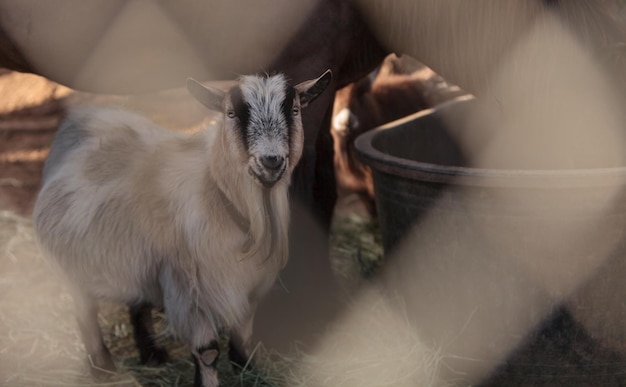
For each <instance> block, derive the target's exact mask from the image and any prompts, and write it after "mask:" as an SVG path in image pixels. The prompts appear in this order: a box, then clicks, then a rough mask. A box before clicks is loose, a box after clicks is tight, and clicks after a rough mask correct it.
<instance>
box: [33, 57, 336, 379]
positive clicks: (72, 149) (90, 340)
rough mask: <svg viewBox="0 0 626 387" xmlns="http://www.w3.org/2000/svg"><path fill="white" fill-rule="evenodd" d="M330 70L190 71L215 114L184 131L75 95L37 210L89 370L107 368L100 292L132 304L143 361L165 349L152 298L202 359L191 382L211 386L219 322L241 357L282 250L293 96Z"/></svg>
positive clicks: (292, 153)
mask: <svg viewBox="0 0 626 387" xmlns="http://www.w3.org/2000/svg"><path fill="white" fill-rule="evenodd" d="M330 78H331V73H330V70H329V71H326V72H325V73H324V74H323V75H321V76H320V77H319V78H317V79H313V80H310V81H306V82H303V83H300V84H298V85H297V86H295V87H291V86H289V85H288V84H287V82H286V80H285V78H284V76H283V75H282V74H278V75H275V76H243V77H241V78H240V79H239V84H238V85H237V86H235V87H233V88H232V89H231V90H230V91H229V92H228V93H225V92H223V91H220V90H217V89H213V88H209V87H205V86H203V85H201V84H200V83H198V82H196V81H194V80H191V79H190V80H189V81H188V83H187V87H188V89H189V91H190V92H191V94H192V95H193V96H194V97H195V98H196V99H198V100H199V101H200V102H201V103H202V104H204V105H205V106H207V107H208V108H210V109H213V110H219V111H223V112H224V121H223V125H222V126H221V127H220V128H219V129H216V130H213V131H211V130H205V131H202V132H198V133H196V134H193V135H183V134H179V133H175V132H172V131H169V130H166V129H163V128H160V127H158V126H156V125H155V124H153V123H152V122H150V121H148V120H146V119H144V118H142V117H140V116H137V115H135V114H132V113H129V112H124V111H121V110H112V109H104V110H103V109H94V108H91V109H90V108H82V109H78V110H75V111H73V112H71V113H70V114H69V116H68V118H67V120H66V121H65V122H64V123H63V124H62V126H61V128H60V130H59V132H58V133H57V135H56V138H55V141H54V144H53V146H52V149H51V151H50V156H49V157H48V160H47V161H46V165H45V168H44V183H43V187H42V189H41V192H40V193H39V197H38V199H37V203H36V206H35V211H34V224H35V231H36V235H37V239H38V242H39V244H40V246H41V248H42V252H43V254H44V256H46V257H47V258H49V259H50V260H51V261H52V262H54V263H55V266H58V267H59V268H60V269H61V272H62V273H64V275H65V276H66V277H67V279H68V282H69V284H70V289H71V293H72V296H73V297H74V299H75V301H76V305H77V320H78V325H79V328H80V331H81V335H82V339H83V342H84V344H85V348H86V351H87V354H88V356H89V357H90V361H91V363H92V365H93V371H94V373H95V374H98V372H97V371H96V370H107V371H111V370H115V365H114V363H113V361H112V359H111V355H110V353H109V351H108V349H107V348H106V346H105V345H104V343H103V341H102V334H101V332H100V328H99V326H98V322H97V300H98V299H109V300H114V301H119V302H124V303H127V304H128V305H129V306H130V313H131V320H132V322H133V325H134V328H135V339H136V341H137V345H138V347H139V350H140V356H141V360H142V361H143V362H147V361H152V362H156V363H160V362H163V361H165V360H166V359H167V353H166V352H165V350H164V349H163V348H160V347H159V346H157V345H156V343H155V340H154V332H153V327H152V324H151V308H152V307H163V308H164V309H165V313H166V316H167V319H168V323H169V325H170V327H171V330H172V331H173V332H174V333H175V334H176V335H177V336H178V337H179V338H180V339H181V340H183V341H184V342H186V343H187V344H188V345H189V347H190V349H191V351H192V353H193V355H194V358H195V361H196V384H201V385H204V386H217V385H218V379H217V372H216V370H215V363H216V360H217V357H218V355H219V347H218V345H217V341H216V339H217V335H218V333H219V332H220V331H222V330H224V331H227V332H230V334H231V342H230V351H229V354H230V355H231V359H234V360H240V361H245V360H244V359H241V356H246V349H247V344H248V340H249V338H250V335H251V333H252V332H251V331H252V320H253V315H254V312H255V308H256V305H257V303H258V300H259V299H260V298H261V297H262V296H263V295H264V294H265V293H266V292H267V291H268V290H269V288H270V287H271V285H272V284H273V283H274V281H275V279H276V278H277V275H278V273H279V271H280V269H281V268H282V267H283V266H284V265H285V263H286V259H287V249H288V243H287V230H288V222H289V200H288V197H287V194H288V186H289V180H290V175H291V172H292V171H293V169H294V167H295V165H296V164H297V162H298V160H299V159H300V156H301V154H302V149H303V143H304V134H303V129H302V120H301V117H300V109H301V108H303V107H305V106H307V104H309V103H310V102H311V101H312V100H313V99H315V98H316V97H317V96H318V95H319V94H320V93H322V92H323V91H324V89H325V88H326V86H327V85H328V84H329V82H330Z"/></svg>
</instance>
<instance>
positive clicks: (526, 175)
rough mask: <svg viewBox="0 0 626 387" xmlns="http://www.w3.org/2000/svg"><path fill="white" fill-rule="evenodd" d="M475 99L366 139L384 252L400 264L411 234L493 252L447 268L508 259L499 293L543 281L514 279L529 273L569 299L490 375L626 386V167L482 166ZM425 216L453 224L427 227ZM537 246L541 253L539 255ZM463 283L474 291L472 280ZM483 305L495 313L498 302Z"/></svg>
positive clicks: (510, 380)
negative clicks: (476, 157)
mask: <svg viewBox="0 0 626 387" xmlns="http://www.w3.org/2000/svg"><path fill="white" fill-rule="evenodd" d="M475 104H476V101H474V100H472V99H469V98H462V99H460V100H455V101H452V102H450V103H447V104H445V105H442V106H440V107H439V108H437V109H435V110H429V111H424V112H420V113H417V114H414V115H412V116H408V117H406V118H404V119H401V120H398V121H394V122H392V123H389V124H387V125H384V126H382V127H380V128H377V129H375V130H373V131H371V132H368V133H365V134H363V135H361V136H360V137H359V138H358V139H357V140H356V149H357V152H358V155H359V157H360V158H361V160H362V161H363V162H364V163H365V164H366V165H368V166H370V167H371V169H372V173H373V177H374V185H375V192H376V205H377V209H378V215H379V221H380V225H381V231H382V234H383V243H384V248H385V255H386V257H387V258H388V259H389V258H390V259H391V262H394V259H396V257H395V255H394V254H395V252H396V251H397V250H399V249H400V248H401V247H402V246H403V245H407V244H410V243H409V242H410V241H409V239H413V240H415V239H419V241H420V242H419V243H421V244H425V245H429V246H428V248H425V249H424V250H427V251H437V249H440V250H446V249H447V250H450V251H455V252H456V253H457V254H462V253H464V251H466V250H467V251H469V250H471V249H474V250H475V251H479V252H478V253H477V254H474V256H479V255H484V256H485V257H486V258H485V259H482V260H480V262H477V263H475V264H474V263H472V264H468V263H466V262H463V261H462V259H458V260H457V261H454V259H456V258H454V259H451V260H450V261H449V262H443V263H441V264H440V265H439V266H440V267H439V268H438V270H440V271H444V270H448V268H449V267H451V266H454V265H456V264H457V263H461V264H463V265H467V267H469V268H470V269H471V270H475V271H476V273H485V272H488V273H489V275H490V276H485V277H486V278H498V276H499V275H500V274H499V271H498V270H500V269H499V268H498V265H500V264H502V262H507V263H511V265H513V266H515V267H516V269H514V270H513V269H510V271H507V272H506V274H503V275H504V276H507V277H506V278H504V279H502V281H501V282H500V285H498V286H493V287H492V288H491V293H494V292H496V293H498V292H499V293H501V295H496V296H491V297H492V298H493V299H497V300H499V301H498V302H499V303H501V304H506V303H507V302H509V303H510V302H515V300H514V297H512V296H510V294H516V296H517V295H518V294H519V293H520V292H521V293H523V292H527V293H528V294H532V293H533V292H535V291H536V290H537V289H535V288H533V286H527V285H524V284H522V283H521V282H520V283H518V284H517V285H519V286H518V287H517V288H515V287H514V286H515V283H516V281H518V280H519V278H518V276H517V273H518V272H519V273H524V274H523V275H520V276H519V277H522V276H527V278H530V277H534V278H536V279H537V281H536V283H537V284H541V286H538V287H543V289H542V290H541V291H544V292H545V293H546V294H550V295H551V296H552V295H555V299H559V300H562V301H559V302H558V303H556V304H555V305H554V306H552V307H550V309H549V310H550V312H549V313H545V312H542V313H541V314H540V316H543V318H542V319H541V323H537V324H533V327H534V328H533V329H532V330H531V332H530V333H529V332H527V337H526V338H525V339H524V340H522V344H521V345H519V346H516V348H517V349H516V350H515V351H514V352H513V353H512V354H510V357H508V360H506V361H504V362H503V363H502V364H501V365H500V367H499V368H498V371H497V372H496V373H494V374H492V375H491V378H490V379H488V380H486V381H485V380H483V385H490V386H491V385H493V386H497V385H507V386H508V385H511V386H513V385H542V386H544V385H545V386H552V385H554V386H560V385H568V386H574V385H575V386H578V385H615V386H618V385H626V356H624V355H625V353H626V328H625V325H626V324H625V323H624V322H626V286H624V285H623V282H624V280H625V279H624V278H623V277H622V276H621V275H620V274H619V273H626V259H625V254H624V253H625V252H626V237H625V235H626V195H625V194H624V192H625V191H626V189H625V187H626V167H611V168H593V169H578V170H577V169H570V170H507V169H498V168H493V169H485V168H474V167H472V164H471V161H472V160H471V159H470V157H468V155H466V154H464V151H463V147H462V146H460V145H459V142H458V141H457V139H458V138H459V137H462V136H459V134H462V133H463V132H464V131H471V130H473V128H472V127H470V124H469V123H470V122H471V125H476V120H468V119H467V117H468V114H469V113H471V112H472V111H474V109H475V108H476V105H475ZM425 220H428V221H429V222H430V223H431V224H432V223H435V224H437V223H438V222H439V223H441V224H438V225H437V227H439V229H438V230H444V232H431V233H430V234H428V236H427V237H424V236H423V235H421V234H420V229H419V225H420V223H421V222H422V221H425ZM468 241H471V242H468ZM477 249H478V250H477ZM538 255H539V256H542V258H541V259H542V260H543V261H535V260H534V258H535V257H536V256H538ZM416 259H420V257H417V258H416ZM551 259H553V260H554V262H555V263H549V264H545V265H544V263H545V262H547V260H551ZM599 262H600V263H599ZM435 265H437V264H435ZM546 267H547V269H546ZM507 270H509V269H507ZM481 275H482V274H481ZM411 280H412V279H411ZM463 281H466V282H467V286H466V287H465V288H464V289H465V292H466V293H471V292H472V291H473V289H472V287H473V286H474V285H472V283H471V281H470V280H466V279H465V278H461V279H459V282H463ZM568 281H570V282H571V283H570V282H568ZM531 282H532V281H531ZM552 284H556V285H555V286H554V287H552ZM442 288H443V285H441V286H440V288H438V289H432V290H431V288H427V289H424V288H421V289H420V290H421V291H432V294H433V300H436V299H437V297H439V295H438V294H439V293H441V294H443V295H442V296H441V297H440V298H439V299H440V301H439V302H440V303H441V302H445V301H446V300H448V299H449V298H446V297H447V295H446V294H445V289H444V290H442ZM526 288H527V289H526ZM519 289H522V290H521V291H520V290H519ZM555 289H556V290H555ZM564 289H565V290H564ZM437 292H439V293H437ZM516 292H517V293H516ZM485 294H486V293H485ZM507 294H509V295H507ZM563 294H566V296H563ZM561 296H563V298H559V297H561ZM409 297H410V295H409ZM480 297H481V295H477V296H476V298H477V299H479V298H480ZM498 297H500V298H498ZM507 297H508V298H507ZM468 298H471V297H468ZM441 300H443V301H441ZM481 307H482V310H483V311H485V312H484V313H489V310H490V309H489V308H490V307H491V305H489V306H481ZM529 309H532V307H531V308H529ZM493 310H494V311H497V310H499V309H497V308H495V307H494V308H493ZM495 313H497V312H495ZM529 313H530V312H529ZM416 318H417V319H419V318H420V316H419V315H418V316H416ZM504 323H505V322H503V324H504ZM511 334H519V332H516V333H511ZM497 340H498V339H497V338H494V341H497Z"/></svg>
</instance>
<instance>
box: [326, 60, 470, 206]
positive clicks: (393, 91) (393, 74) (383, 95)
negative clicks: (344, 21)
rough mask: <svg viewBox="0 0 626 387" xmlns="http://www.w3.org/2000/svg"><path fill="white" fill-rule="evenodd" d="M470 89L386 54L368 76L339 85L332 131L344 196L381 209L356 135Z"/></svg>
mask: <svg viewBox="0 0 626 387" xmlns="http://www.w3.org/2000/svg"><path fill="white" fill-rule="evenodd" d="M464 94H466V93H465V92H464V91H463V90H461V89H460V88H459V87H458V86H454V85H450V84H448V83H447V82H446V81H445V80H444V79H443V78H442V77H441V76H439V75H437V74H435V73H434V72H433V71H432V70H431V69H429V68H428V67H426V66H424V65H422V64H420V63H419V62H417V61H416V60H414V59H412V58H410V57H407V56H402V57H398V56H396V55H395V54H391V55H389V56H387V57H386V58H385V60H384V62H383V63H382V65H381V66H380V68H379V69H378V70H377V71H375V72H373V73H371V74H370V75H369V76H367V77H364V78H362V79H361V80H359V81H357V82H355V83H352V84H350V85H348V86H346V87H344V88H342V89H340V90H338V91H337V93H336V96H335V103H334V108H333V121H332V125H331V130H330V132H331V134H332V136H333V143H334V150H335V155H334V166H335V175H336V179H337V190H338V195H339V196H345V195H349V194H351V193H356V194H357V195H359V197H360V198H361V200H362V201H363V203H364V204H365V206H366V208H367V210H368V211H369V213H370V214H371V215H375V214H376V206H375V203H374V182H373V179H372V174H371V171H370V169H369V168H368V167H367V166H365V165H363V164H361V162H359V160H358V158H357V156H356V152H355V149H354V140H355V139H356V138H357V137H358V136H359V135H360V134H362V133H365V132H367V131H369V130H371V129H373V128H375V127H377V126H379V125H382V124H384V123H387V122H390V121H393V120H396V119H398V118H401V117H404V116H407V115H409V114H411V113H415V112H418V111H420V110H423V109H428V108H431V107H434V106H436V105H438V104H440V103H442V102H445V101H448V100H450V99H453V98H455V97H458V96H460V95H464Z"/></svg>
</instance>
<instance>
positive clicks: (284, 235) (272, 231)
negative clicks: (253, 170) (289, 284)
mask: <svg viewBox="0 0 626 387" xmlns="http://www.w3.org/2000/svg"><path fill="white" fill-rule="evenodd" d="M285 178H286V176H283V177H282V178H281V179H279V180H278V181H277V184H276V185H274V187H272V188H267V187H264V186H262V185H261V184H259V182H258V181H253V180H256V178H254V177H252V179H249V182H250V184H251V185H254V186H255V187H248V188H250V189H249V190H246V191H244V192H247V194H245V195H244V196H245V197H246V204H247V206H248V214H249V220H250V230H249V240H248V242H247V243H246V245H245V246H244V256H245V257H250V256H252V255H263V256H264V260H263V262H276V263H279V264H280V267H283V266H284V265H285V264H286V260H287V254H288V225H289V200H288V197H287V191H288V184H286V183H285V182H283V181H281V180H283V179H285ZM259 191H260V192H259ZM259 194H260V195H259ZM259 199H260V200H259Z"/></svg>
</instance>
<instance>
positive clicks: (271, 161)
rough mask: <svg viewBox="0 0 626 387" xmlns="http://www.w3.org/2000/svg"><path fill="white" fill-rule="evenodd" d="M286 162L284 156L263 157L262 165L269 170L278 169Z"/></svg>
mask: <svg viewBox="0 0 626 387" xmlns="http://www.w3.org/2000/svg"><path fill="white" fill-rule="evenodd" d="M284 161H285V158H284V157H282V156H261V164H263V166H264V167H265V168H267V169H278V168H280V167H281V166H282V165H283V162H284Z"/></svg>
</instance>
